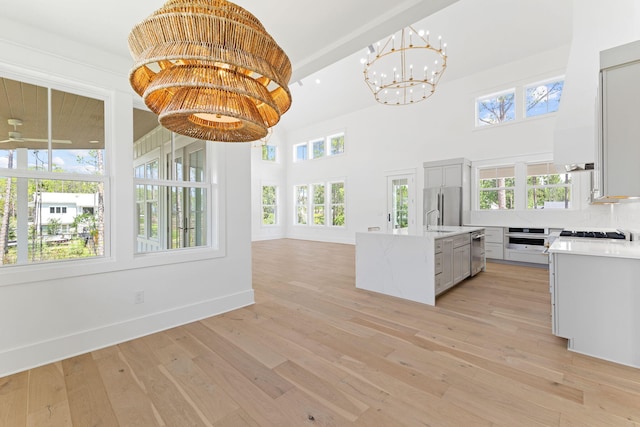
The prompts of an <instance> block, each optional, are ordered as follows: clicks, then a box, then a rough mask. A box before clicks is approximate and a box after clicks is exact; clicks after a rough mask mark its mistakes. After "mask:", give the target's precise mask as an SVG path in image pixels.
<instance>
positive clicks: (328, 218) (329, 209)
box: [293, 178, 347, 229]
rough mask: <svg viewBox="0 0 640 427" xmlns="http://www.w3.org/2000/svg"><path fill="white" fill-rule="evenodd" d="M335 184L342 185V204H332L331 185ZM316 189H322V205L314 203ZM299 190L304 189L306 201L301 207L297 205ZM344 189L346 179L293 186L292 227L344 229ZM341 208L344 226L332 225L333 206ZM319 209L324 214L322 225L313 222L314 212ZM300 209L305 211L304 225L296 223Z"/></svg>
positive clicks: (345, 220) (345, 211) (345, 216)
mask: <svg viewBox="0 0 640 427" xmlns="http://www.w3.org/2000/svg"><path fill="white" fill-rule="evenodd" d="M335 184H342V187H343V188H344V196H343V197H344V199H343V201H342V203H333V199H332V195H333V194H332V189H333V185H335ZM316 187H322V188H323V189H324V198H323V199H324V200H323V203H315V202H314V195H315V188H316ZM299 188H306V194H307V200H306V203H305V204H304V205H301V204H299V203H298V197H297V196H298V189H299ZM346 188H347V183H346V179H342V178H341V179H331V180H323V181H315V182H314V183H311V184H299V185H294V186H293V194H294V195H293V199H294V204H293V217H294V220H293V225H294V226H303V227H313V228H319V229H320V228H335V229H341V228H342V229H346V227H347V200H346V199H347V197H346ZM340 205H341V206H343V212H344V224H342V225H334V224H333V222H334V217H333V207H334V206H340ZM317 207H320V208H322V210H323V214H324V222H323V223H322V224H318V223H316V221H315V212H316V208H317ZM300 208H304V210H305V211H306V218H305V219H306V223H304V224H303V223H300V222H299V221H298V218H299V216H298V213H299V211H300Z"/></svg>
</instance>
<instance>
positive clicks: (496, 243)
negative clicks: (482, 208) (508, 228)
mask: <svg viewBox="0 0 640 427" xmlns="http://www.w3.org/2000/svg"><path fill="white" fill-rule="evenodd" d="M484 234H485V240H484V252H485V256H486V257H487V258H491V259H504V231H503V229H502V227H485V229H484Z"/></svg>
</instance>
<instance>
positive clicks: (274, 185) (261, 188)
mask: <svg viewBox="0 0 640 427" xmlns="http://www.w3.org/2000/svg"><path fill="white" fill-rule="evenodd" d="M264 187H276V203H275V205H274V207H275V213H276V222H275V224H265V223H264V222H263V217H264V204H263V203H262V202H263V200H264V199H263V191H264ZM280 221H281V219H280V186H279V185H278V184H275V183H271V182H263V183H261V184H260V227H264V228H273V227H279V226H280Z"/></svg>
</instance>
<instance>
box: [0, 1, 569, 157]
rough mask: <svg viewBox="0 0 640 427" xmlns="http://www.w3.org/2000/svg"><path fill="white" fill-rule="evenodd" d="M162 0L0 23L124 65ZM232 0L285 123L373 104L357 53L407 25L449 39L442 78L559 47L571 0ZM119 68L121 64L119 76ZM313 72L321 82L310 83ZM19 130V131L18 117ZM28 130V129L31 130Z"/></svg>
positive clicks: (1, 135)
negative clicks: (278, 52) (286, 87)
mask: <svg viewBox="0 0 640 427" xmlns="http://www.w3.org/2000/svg"><path fill="white" fill-rule="evenodd" d="M163 3H164V0H135V1H125V0H111V1H107V2H94V1H87V0H63V1H58V2H55V1H51V0H20V1H16V0H0V8H1V9H2V14H1V15H0V22H1V21H2V20H6V21H9V22H10V23H11V24H12V25H13V26H15V25H19V26H20V28H21V29H24V30H25V33H24V34H25V37H26V35H27V34H28V30H29V29H34V33H35V32H36V31H35V30H37V32H38V33H39V32H45V33H50V34H54V35H56V36H57V37H61V38H63V39H64V38H66V39H70V40H74V41H75V42H76V43H83V44H85V45H88V46H91V47H92V48H93V49H96V50H99V51H105V52H108V53H109V54H111V55H115V56H117V57H121V58H123V63H125V64H130V63H131V58H130V55H129V51H128V45H127V37H128V34H129V32H130V30H131V28H132V27H133V26H134V25H135V24H136V23H137V22H139V21H141V20H142V19H144V18H146V17H147V16H149V15H150V14H151V13H152V12H154V11H155V10H157V9H158V8H160V7H161V6H162V5H163ZM235 3H236V4H238V5H239V6H242V7H244V8H245V9H247V10H248V11H249V12H251V13H252V14H254V15H255V16H256V17H257V18H258V19H259V20H260V21H261V22H262V23H263V25H264V27H265V28H266V29H267V31H268V32H269V33H270V34H271V35H272V36H273V38H274V39H275V40H276V42H278V44H280V46H281V47H282V48H283V49H284V50H285V52H286V53H287V54H288V55H289V57H290V59H291V62H292V65H293V72H294V73H293V77H292V80H291V84H290V86H291V90H292V93H293V97H294V103H293V106H292V108H291V110H290V111H289V112H288V113H287V114H285V116H284V117H283V121H282V126H285V127H286V126H292V127H293V126H299V125H300V124H303V123H305V121H308V120H309V117H313V119H314V120H318V119H322V118H324V117H327V116H329V115H331V114H334V115H335V114H341V113H344V112H346V111H349V110H353V109H358V108H364V107H367V106H369V105H373V104H375V102H374V100H373V97H372V96H370V93H369V92H368V90H367V89H366V86H365V85H364V83H363V81H362V66H361V65H360V63H359V56H358V55H359V54H358V53H357V52H361V51H362V50H363V48H364V47H366V46H367V45H369V44H371V43H373V42H376V41H378V40H380V39H383V38H385V37H386V36H388V35H389V34H391V33H393V32H395V31H396V30H398V29H400V28H402V27H404V26H406V25H410V24H416V25H417V26H420V27H421V28H425V29H429V30H431V31H432V33H433V34H442V35H443V37H444V39H445V40H446V41H447V42H448V46H449V47H448V48H447V51H448V54H449V64H448V68H447V71H446V73H445V75H444V77H443V80H442V81H443V82H446V81H447V80H448V81H451V80H453V79H456V78H460V77H463V76H465V75H468V74H470V73H474V72H478V71H481V70H485V69H488V68H491V67H493V66H497V65H500V64H502V63H507V62H511V61H515V60H518V59H520V58H523V57H526V56H530V55H532V54H535V53H539V52H542V51H545V50H549V49H552V48H554V47H557V46H559V45H566V44H568V43H570V40H571V11H572V7H571V4H572V0H536V1H533V2H532V1H526V0H482V1H478V0H399V1H397V2H389V1H387V0H366V1H365V0H349V1H339V0H324V1H322V2H316V1H314V2H305V1H299V0H277V1H276V0H273V1H264V0H237V1H235ZM6 36H10V35H6ZM128 71H129V70H128V69H123V70H122V73H123V76H126V75H127V73H128ZM316 79H319V80H321V81H322V84H321V85H317V84H316V83H315V81H316ZM297 82H300V83H302V84H303V86H300V84H299V83H297ZM1 95H2V94H1V93H0V96H1ZM336 100H339V102H336ZM1 109H2V106H1V105H0V119H2V120H0V139H5V135H7V133H8V132H9V131H12V130H13V128H12V127H11V126H9V125H8V124H7V123H6V117H5V113H6V114H11V113H10V112H7V111H4V112H3V111H1ZM5 110H6V109H5ZM7 117H8V116H7ZM72 122H73V121H69V123H72ZM76 122H77V121H76ZM18 130H19V131H20V130H21V131H23V133H25V135H26V132H27V130H28V129H27V128H26V123H25V126H23V127H22V128H21V129H18ZM29 136H30V137H34V136H33V135H32V132H30V133H29ZM85 139H86V138H85ZM5 147H7V146H6V145H5ZM2 148H3V147H2V146H0V149H2Z"/></svg>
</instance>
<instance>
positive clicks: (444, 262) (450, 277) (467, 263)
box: [434, 233, 471, 295]
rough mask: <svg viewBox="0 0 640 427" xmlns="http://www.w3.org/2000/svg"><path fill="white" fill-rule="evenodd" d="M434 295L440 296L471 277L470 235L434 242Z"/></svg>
mask: <svg viewBox="0 0 640 427" xmlns="http://www.w3.org/2000/svg"><path fill="white" fill-rule="evenodd" d="M434 262H435V272H434V273H435V293H436V295H439V294H441V293H442V292H444V291H446V290H447V289H449V288H451V287H452V286H454V285H456V284H458V283H460V282H461V281H463V280H464V279H466V278H467V277H469V276H470V275H471V235H470V234H469V233H465V234H459V235H456V236H453V237H443V238H440V239H437V240H436V241H435V259H434Z"/></svg>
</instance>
